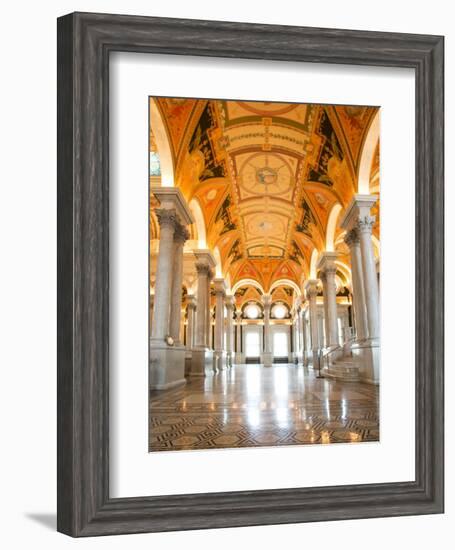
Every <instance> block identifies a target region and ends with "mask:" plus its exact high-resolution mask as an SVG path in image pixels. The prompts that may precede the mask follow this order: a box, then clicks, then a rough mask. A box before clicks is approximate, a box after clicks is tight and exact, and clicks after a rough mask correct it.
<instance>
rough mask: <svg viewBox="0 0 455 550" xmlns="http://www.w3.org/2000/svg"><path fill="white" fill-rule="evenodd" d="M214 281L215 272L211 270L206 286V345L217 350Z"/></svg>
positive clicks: (208, 273)
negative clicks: (213, 300)
mask: <svg viewBox="0 0 455 550" xmlns="http://www.w3.org/2000/svg"><path fill="white" fill-rule="evenodd" d="M212 279H213V270H212V269H210V270H209V271H208V272H207V284H206V290H205V294H206V308H205V345H206V346H207V347H208V348H209V349H211V350H213V349H214V348H215V342H213V341H212V304H211V293H210V283H211V282H212Z"/></svg>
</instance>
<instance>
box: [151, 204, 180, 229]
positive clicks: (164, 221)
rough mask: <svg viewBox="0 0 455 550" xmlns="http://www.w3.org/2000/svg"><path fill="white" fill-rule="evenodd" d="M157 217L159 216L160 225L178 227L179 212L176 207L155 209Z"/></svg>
mask: <svg viewBox="0 0 455 550" xmlns="http://www.w3.org/2000/svg"><path fill="white" fill-rule="evenodd" d="M155 213H156V217H157V218H158V222H159V224H160V227H164V226H166V225H167V226H171V227H174V229H175V228H176V224H177V223H178V221H177V214H176V211H175V210H174V209H171V210H168V209H167V208H157V209H156V210H155Z"/></svg>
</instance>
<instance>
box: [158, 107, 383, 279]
mask: <svg viewBox="0 0 455 550" xmlns="http://www.w3.org/2000/svg"><path fill="white" fill-rule="evenodd" d="M158 101H159V105H160V109H161V112H162V114H163V118H164V119H165V122H166V125H167V128H168V130H169V132H168V133H169V135H170V137H171V141H172V144H173V147H174V151H175V155H176V159H177V161H176V162H177V166H176V169H175V172H176V174H178V176H177V181H176V185H178V186H180V188H181V189H182V192H183V194H184V196H185V197H186V198H187V200H188V201H189V200H191V199H193V198H195V199H197V200H198V202H199V204H200V207H201V210H202V213H203V217H204V220H205V225H206V228H207V242H208V244H209V246H211V247H215V246H216V247H218V249H219V251H220V255H221V262H222V268H223V272H224V274H225V275H229V276H230V280H231V285H232V286H233V285H234V284H235V283H236V282H237V281H239V280H241V279H243V278H253V279H255V280H257V281H259V282H260V283H261V284H262V285H263V286H264V287H265V288H268V285H269V284H270V281H271V280H272V279H276V278H277V277H280V278H288V279H290V280H292V281H294V282H296V283H297V284H298V285H300V283H301V280H302V277H305V276H307V275H308V273H309V265H310V261H311V255H312V252H313V250H314V248H316V249H318V250H323V249H324V243H325V233H326V227H327V223H328V218H329V213H330V211H331V209H332V207H333V206H334V205H335V204H336V203H340V204H341V206H342V207H346V206H347V204H348V203H349V201H350V200H351V199H352V196H353V194H354V192H355V185H354V182H355V177H356V176H355V174H356V169H357V162H358V156H359V151H360V150H361V146H362V143H363V139H364V137H365V134H366V132H367V130H368V128H369V124H370V123H371V120H372V117H373V115H374V114H375V112H376V111H377V108H376V107H362V106H360V107H355V106H334V107H330V106H323V105H317V104H289V103H271V102H258V101H225V100H209V101H207V100H192V99H178V98H177V99H174V98H160V99H159V100H158ZM152 130H153V129H152ZM155 149H156V145H155V144H154V150H155ZM371 180H372V182H373V184H375V185H376V182H377V186H379V150H378V151H377V153H376V155H375V157H374V160H373V165H372V172H371ZM377 211H378V212H377V214H378V215H379V207H377ZM376 226H377V227H375V234H376V235H379V223H377V224H376ZM340 252H341V250H340Z"/></svg>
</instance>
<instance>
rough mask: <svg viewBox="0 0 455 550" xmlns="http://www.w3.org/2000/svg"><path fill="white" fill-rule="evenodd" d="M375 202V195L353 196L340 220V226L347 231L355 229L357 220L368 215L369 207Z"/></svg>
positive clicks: (376, 198)
mask: <svg viewBox="0 0 455 550" xmlns="http://www.w3.org/2000/svg"><path fill="white" fill-rule="evenodd" d="M377 200H378V197H377V195H354V197H353V198H352V201H351V202H350V204H349V206H348V207H347V208H346V210H345V213H344V215H343V217H342V218H341V221H340V226H341V227H342V228H343V229H347V230H348V231H349V230H350V229H352V228H353V227H355V225H356V223H357V220H358V219H359V218H363V217H364V216H369V215H370V211H371V207H372V206H373V205H374V204H375V203H376V201H377Z"/></svg>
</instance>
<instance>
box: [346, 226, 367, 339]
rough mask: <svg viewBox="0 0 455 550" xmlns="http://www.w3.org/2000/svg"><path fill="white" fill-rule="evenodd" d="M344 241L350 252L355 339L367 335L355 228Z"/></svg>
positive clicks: (360, 263)
mask: <svg viewBox="0 0 455 550" xmlns="http://www.w3.org/2000/svg"><path fill="white" fill-rule="evenodd" d="M344 241H345V243H346V244H347V245H348V247H349V251H350V253H351V278H352V306H353V309H354V320H355V329H356V337H357V340H364V339H365V338H367V337H368V325H367V312H366V301H365V290H364V283H363V267H362V255H361V252H360V238H359V232H358V231H357V229H355V228H354V229H351V230H350V231H348V232H347V233H346V236H345V238H344Z"/></svg>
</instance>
